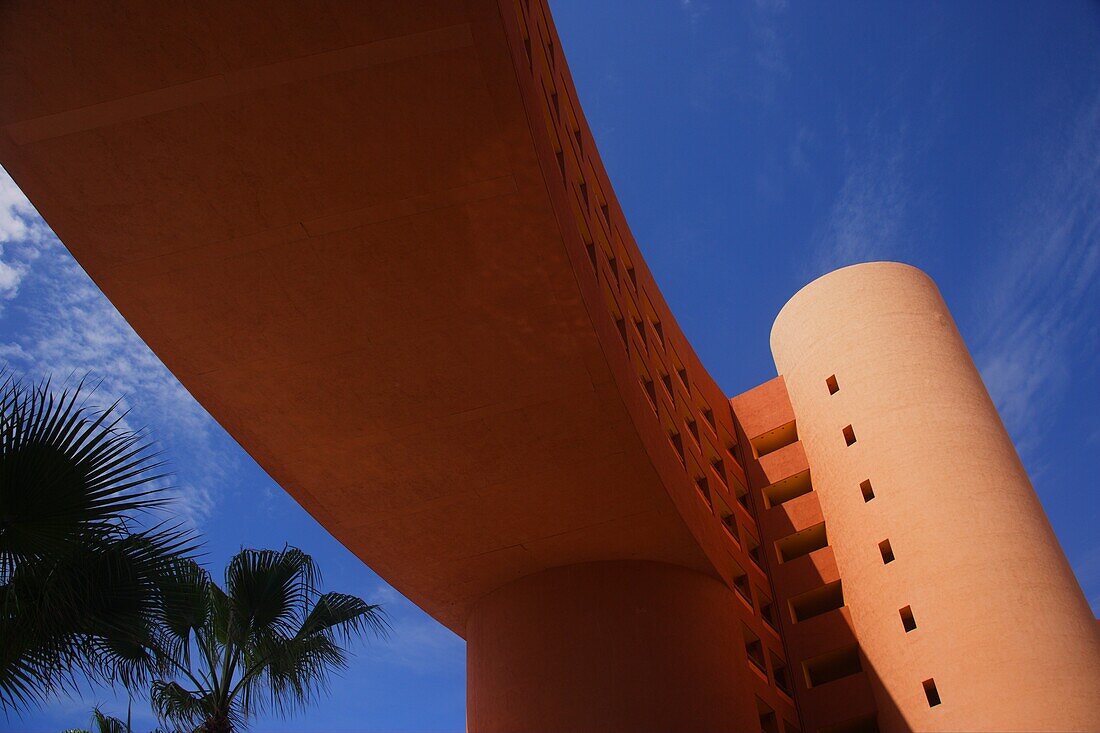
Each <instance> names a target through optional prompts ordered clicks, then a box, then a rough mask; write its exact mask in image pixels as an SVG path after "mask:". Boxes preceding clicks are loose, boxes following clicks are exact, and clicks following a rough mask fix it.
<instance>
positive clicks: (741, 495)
mask: <svg viewBox="0 0 1100 733" xmlns="http://www.w3.org/2000/svg"><path fill="white" fill-rule="evenodd" d="M733 483H734V494H733V498H735V499H737V503H738V504H740V505H741V506H742V507H744V508H745V511H747V512H749V513H750V514H751V513H752V510H751V509H749V490H748V489H745V490H744V491H740V490H739V489H740V488H741V487H740V486H739V485H738V484H737V482H736V481H734V482H733Z"/></svg>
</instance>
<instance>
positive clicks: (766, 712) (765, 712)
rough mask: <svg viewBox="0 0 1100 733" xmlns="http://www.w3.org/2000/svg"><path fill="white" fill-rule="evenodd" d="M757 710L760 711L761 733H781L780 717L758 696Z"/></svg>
mask: <svg viewBox="0 0 1100 733" xmlns="http://www.w3.org/2000/svg"><path fill="white" fill-rule="evenodd" d="M756 711H757V712H758V713H760V733H779V719H778V718H776V717H775V711H774V710H772V709H771V708H770V707H769V706H768V704H767V703H765V702H764V701H763V700H761V699H760V698H759V697H758V698H756Z"/></svg>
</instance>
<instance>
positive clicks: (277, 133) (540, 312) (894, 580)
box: [0, 0, 1100, 733]
mask: <svg viewBox="0 0 1100 733" xmlns="http://www.w3.org/2000/svg"><path fill="white" fill-rule="evenodd" d="M0 69H4V73H3V74H0V80H2V81H0V128H2V133H0V163H2V164H3V165H4V167H5V168H6V169H7V170H8V171H9V172H10V173H11V175H12V176H13V178H14V179H15V180H16V181H17V182H18V184H19V185H20V187H21V188H22V189H23V191H25V192H26V193H27V195H28V196H29V197H30V199H31V200H32V202H34V204H35V205H36V206H37V207H38V209H39V211H40V212H41V213H42V215H43V216H44V217H45V219H46V220H47V221H48V222H49V224H50V225H51V226H52V227H53V229H54V231H55V232H56V233H57V234H58V236H59V237H60V238H61V239H62V241H64V242H65V243H66V245H67V246H68V247H69V249H70V250H71V251H72V253H73V254H74V256H76V258H77V259H78V260H79V262H80V263H81V264H82V265H83V266H84V268H85V269H86V270H87V271H88V272H89V274H90V275H91V276H92V277H93V278H94V279H95V281H96V282H97V284H99V286H100V287H101V288H102V289H103V291H104V292H105V293H106V294H107V295H108V297H110V299H111V300H112V302H113V303H114V304H115V305H116V306H117V307H118V308H119V310H120V311H121V312H122V313H123V314H124V315H125V316H126V318H127V319H128V321H129V322H130V323H131V324H132V325H133V326H134V328H135V329H136V330H137V332H138V333H139V334H140V335H141V336H142V337H143V338H144V339H145V340H146V342H147V343H148V344H149V345H150V346H151V347H152V348H153V349H154V351H155V352H156V353H157V354H158V355H159V356H160V357H161V359H162V360H163V361H164V362H165V364H166V365H167V366H168V367H169V368H170V369H171V370H172V371H173V373H175V374H176V375H177V376H178V377H179V379H180V380H181V382H182V383H183V384H184V385H185V386H186V387H187V389H188V390H190V391H191V393H192V394H194V395H195V397H196V398H197V399H198V400H199V401H200V402H201V403H202V404H203V405H204V406H205V407H206V408H207V409H208V410H209V411H210V413H211V414H212V415H213V416H214V417H215V418H216V419H217V420H218V421H219V422H220V423H221V424H222V425H223V426H225V428H226V429H227V430H228V431H229V432H230V433H231V434H232V435H233V436H234V437H235V438H236V439H237V440H238V441H239V442H240V443H241V445H242V446H244V447H245V449H246V450H248V451H249V453H250V454H251V455H252V456H253V457H255V458H256V460H257V461H258V462H259V463H260V464H261V465H262V466H263V467H264V468H265V469H266V470H267V471H268V472H269V473H270V474H271V475H272V476H273V477H274V478H275V479H276V480H277V481H279V482H280V484H281V485H282V486H283V487H284V488H285V489H286V490H287V491H288V492H289V493H290V494H291V495H293V496H294V497H295V498H296V499H297V500H298V501H299V502H300V503H301V504H302V506H304V507H305V508H306V509H307V510H308V511H310V512H311V513H312V514H313V516H315V517H316V518H317V519H318V520H319V521H321V522H322V523H323V524H324V525H325V526H326V527H327V528H328V529H329V530H330V531H331V532H332V533H333V534H334V535H335V536H336V537H338V538H339V539H340V540H341V541H342V542H343V543H344V544H345V545H347V546H348V547H349V548H350V549H351V550H352V551H353V552H355V553H356V554H357V555H358V556H359V557H361V558H362V559H363V560H364V561H365V562H367V563H368V564H370V566H371V567H372V568H374V569H375V570H376V571H377V572H378V573H379V574H380V575H381V576H382V577H384V578H385V579H386V580H387V581H388V582H390V583H391V584H393V585H394V586H395V587H396V588H398V589H399V590H400V591H402V592H403V593H405V594H406V595H407V596H408V597H409V598H411V599H412V600H413V601H415V602H416V603H417V604H419V605H420V606H421V607H422V608H423V609H425V610H426V611H427V612H428V613H430V614H432V615H433V616H434V617H435V618H437V619H438V620H439V621H440V622H441V623H443V624H445V625H446V626H448V627H449V628H451V629H452V630H454V631H455V632H456V633H458V634H460V635H461V636H463V637H464V638H466V640H467V642H468V655H469V659H468V663H469V675H468V677H469V694H468V722H469V728H470V729H471V730H478V731H480V730H486V731H494V730H642V729H655V730H706V731H712V730H757V729H759V730H764V731H786V732H790V731H797V730H806V731H829V732H832V733H839V732H841V731H861V730H875V729H879V730H910V729H911V730H961V729H967V730H983V729H984V730H1007V729H1026V730H1040V729H1047V730H1069V729H1082V730H1084V729H1094V730H1095V729H1100V698H1098V689H1100V686H1098V685H1097V680H1098V679H1100V639H1098V636H1097V625H1096V622H1095V620H1094V618H1093V617H1092V614H1091V612H1090V610H1089V608H1088V606H1087V604H1086V602H1085V599H1084V597H1083V594H1082V593H1081V591H1080V588H1079V587H1078V586H1077V583H1076V581H1075V579H1074V577H1073V574H1072V572H1071V570H1070V568H1069V566H1068V564H1067V562H1066V560H1065V558H1064V557H1063V555H1062V553H1061V550H1060V549H1059V547H1058V543H1057V540H1056V539H1055V537H1054V535H1053V533H1052V532H1051V529H1050V527H1049V525H1048V523H1047V521H1046V519H1045V517H1044V515H1043V512H1042V508H1041V507H1040V506H1039V503H1038V501H1037V499H1036V497H1035V495H1034V493H1033V491H1032V489H1031V486H1030V484H1029V482H1028V479H1027V476H1026V475H1025V473H1024V471H1023V469H1022V467H1021V465H1020V462H1019V459H1018V458H1017V456H1016V453H1015V451H1014V449H1013V447H1012V444H1011V442H1010V441H1009V439H1008V437H1007V435H1006V434H1005V431H1004V429H1003V427H1002V426H1001V423H1000V420H999V418H998V416H997V414H996V412H995V410H994V408H993V405H992V403H991V402H990V400H989V397H988V395H987V394H986V392H985V389H984V387H983V385H982V383H981V380H980V378H979V377H978V374H977V372H976V370H975V369H974V366H973V364H972V363H971V361H970V357H969V355H968V354H967V351H966V348H965V346H964V345H963V343H962V341H961V339H960V337H959V335H958V331H957V329H956V328H955V326H954V324H953V321H952V320H951V317H950V314H949V313H948V312H947V309H946V307H945V305H944V303H943V301H942V299H941V298H940V296H939V294H938V292H937V291H936V289H935V286H934V285H933V284H932V283H931V282H930V281H929V280H928V279H927V278H926V277H925V276H923V275H922V274H921V273H919V272H918V271H916V270H914V269H912V268H909V267H906V266H903V265H896V264H884V263H878V264H868V265H860V266H857V267H853V268H847V269H844V270H841V271H838V272H835V273H832V274H830V275H828V276H826V277H824V278H822V279H821V280H818V281H816V282H814V283H811V284H810V285H809V286H807V287H806V288H805V289H804V290H803V291H802V292H800V293H799V294H798V295H796V296H795V297H794V298H793V299H792V300H791V302H790V303H789V304H788V305H787V307H786V308H785V309H784V310H783V312H782V313H781V314H780V315H779V317H778V319H777V321H776V325H775V328H774V330H773V340H772V341H773V342H772V349H773V353H774V356H775V360H776V364H777V367H778V373H779V375H780V376H778V377H777V378H776V379H774V380H772V381H769V382H767V383H766V384H763V385H760V386H759V387H756V388H754V389H750V390H748V391H746V392H744V393H742V394H740V395H738V396H735V397H733V398H732V399H730V398H729V396H728V395H726V394H724V393H723V392H722V391H721V390H720V389H719V388H718V386H717V385H716V383H715V382H714V380H713V379H712V378H711V377H710V376H709V374H708V373H707V371H706V369H705V368H704V366H703V365H702V364H701V363H700V362H699V360H698V359H697V358H696V356H695V354H694V352H693V350H692V349H691V346H690V344H689V343H688V342H687V340H686V339H685V337H684V335H683V333H682V332H681V330H680V328H679V327H678V326H677V324H676V321H675V318H674V317H673V315H672V313H671V312H670V311H669V309H668V307H667V305H666V304H665V302H664V300H663V298H662V297H661V294H660V292H659V291H658V289H657V287H656V285H655V284H654V281H653V278H652V276H651V274H650V272H649V270H648V268H647V267H646V264H645V262H644V261H643V259H642V257H641V255H640V252H639V249H638V247H637V245H636V244H635V242H634V240H633V238H632V236H631V233H630V230H629V228H628V226H627V223H626V221H625V219H624V217H623V214H622V211H621V209H620V207H619V204H618V202H617V200H616V198H615V195H614V191H613V189H612V187H611V183H610V181H609V180H608V178H607V175H606V173H605V171H604V169H603V166H602V164H601V163H600V159H599V154H598V151H597V150H596V149H595V146H594V144H593V139H592V136H591V134H590V131H589V129H588V126H587V124H586V123H585V120H584V115H583V113H582V111H581V108H580V105H579V103H578V100H577V97H576V93H575V90H574V88H573V85H572V82H571V80H570V77H569V72H568V69H567V67H566V61H565V59H564V57H563V55H562V52H561V48H560V45H559V43H558V40H557V37H556V34H555V31H554V28H553V23H552V19H551V17H550V15H549V12H548V9H547V7H546V5H545V3H544V2H542V1H541V0H500V1H499V2H497V1H496V0H390V1H389V2H384V1H382V0H379V2H375V3H372V4H370V5H369V6H368V10H364V7H363V6H361V5H358V4H352V3H343V2H339V1H338V0H325V1H319V2H316V3H293V2H273V3H265V4H251V5H250V4H247V3H237V2H232V3H231V2H224V3H223V2H211V3H202V2H195V3H174V4H170V3H157V4H150V3H141V2H139V0H129V1H128V2H120V3H118V4H116V5H113V6H111V7H110V8H104V7H103V6H102V5H101V4H99V3H90V2H88V3H62V2H55V1H54V0H39V1H38V2H27V3H8V4H4V5H3V6H2V7H0Z"/></svg>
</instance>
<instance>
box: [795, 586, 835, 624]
mask: <svg viewBox="0 0 1100 733" xmlns="http://www.w3.org/2000/svg"><path fill="white" fill-rule="evenodd" d="M843 605H844V590H843V588H841V585H840V581H839V580H838V581H836V582H835V583H829V584H828V585H823V586H821V587H820V588H814V589H813V590H811V591H807V592H806V593H803V594H801V595H798V596H795V597H794V598H792V599H791V600H790V606H791V617H792V618H793V619H794V622H795V623H798V622H800V621H805V620H806V619H808V618H813V617H814V616H820V615H821V614H823V613H828V612H829V611H835V610H836V609H838V608H841V607H842V606H843Z"/></svg>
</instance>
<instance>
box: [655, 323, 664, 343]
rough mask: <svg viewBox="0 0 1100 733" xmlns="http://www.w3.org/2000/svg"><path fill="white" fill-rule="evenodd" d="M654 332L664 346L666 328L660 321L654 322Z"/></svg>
mask: <svg viewBox="0 0 1100 733" xmlns="http://www.w3.org/2000/svg"><path fill="white" fill-rule="evenodd" d="M653 333H655V334H657V340H658V341H660V342H661V345H662V346H663V345H664V343H665V330H664V328H662V326H661V322H660V321H654V322H653Z"/></svg>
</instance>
